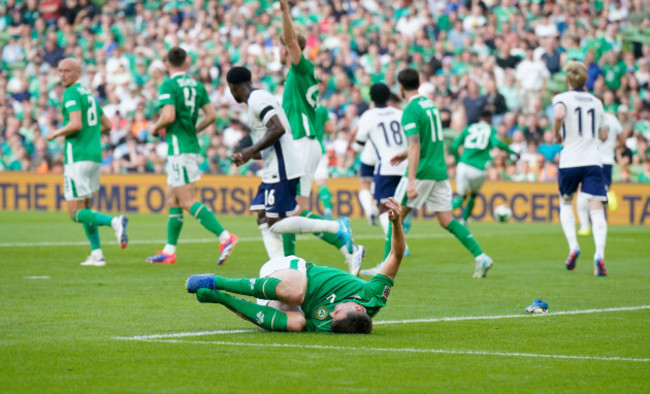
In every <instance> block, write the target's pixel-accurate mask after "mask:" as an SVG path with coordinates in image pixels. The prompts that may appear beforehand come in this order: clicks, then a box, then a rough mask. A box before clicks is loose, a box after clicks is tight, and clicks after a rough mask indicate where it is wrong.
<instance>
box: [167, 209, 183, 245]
mask: <svg viewBox="0 0 650 394" xmlns="http://www.w3.org/2000/svg"><path fill="white" fill-rule="evenodd" d="M182 228H183V209H182V208H180V207H172V208H169V218H168V219H167V245H165V249H166V251H164V252H165V253H167V254H174V253H175V252H176V245H177V244H178V237H179V236H180V235H181V229H182ZM170 249H171V250H170Z"/></svg>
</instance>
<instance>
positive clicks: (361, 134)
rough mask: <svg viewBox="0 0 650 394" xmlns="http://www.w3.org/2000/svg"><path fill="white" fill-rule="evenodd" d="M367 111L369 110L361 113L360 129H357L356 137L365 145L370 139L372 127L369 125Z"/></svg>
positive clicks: (359, 142)
mask: <svg viewBox="0 0 650 394" xmlns="http://www.w3.org/2000/svg"><path fill="white" fill-rule="evenodd" d="M367 113H368V112H366V113H364V114H363V115H361V118H359V130H357V135H356V137H355V139H356V140H357V143H358V144H359V145H360V146H363V145H365V143H366V142H367V141H368V134H369V133H370V128H369V127H368V125H369V123H370V122H368V116H367V115H366V114H367Z"/></svg>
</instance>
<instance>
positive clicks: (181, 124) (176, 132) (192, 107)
mask: <svg viewBox="0 0 650 394" xmlns="http://www.w3.org/2000/svg"><path fill="white" fill-rule="evenodd" d="M158 101H159V105H160V107H163V106H165V105H173V106H174V108H175V109H176V119H174V122H173V123H172V124H170V125H169V126H167V128H166V129H167V145H168V146H169V149H168V153H167V154H168V155H169V156H174V155H179V154H181V153H199V152H200V151H201V150H200V147H199V140H198V138H197V137H196V121H197V120H198V118H199V109H200V108H201V107H203V106H204V105H206V104H208V103H209V102H210V100H209V99H208V93H207V92H206V90H205V87H203V84H201V83H200V82H198V81H196V80H194V79H193V78H191V77H189V76H187V75H185V74H184V73H183V74H174V75H172V76H171V78H170V79H167V80H166V81H165V82H163V84H162V85H161V86H160V90H159V95H158Z"/></svg>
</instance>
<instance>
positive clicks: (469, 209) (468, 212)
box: [463, 195, 476, 220]
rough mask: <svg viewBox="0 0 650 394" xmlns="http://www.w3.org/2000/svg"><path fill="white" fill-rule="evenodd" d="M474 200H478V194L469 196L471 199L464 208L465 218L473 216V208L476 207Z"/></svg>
mask: <svg viewBox="0 0 650 394" xmlns="http://www.w3.org/2000/svg"><path fill="white" fill-rule="evenodd" d="M474 201H476V196H475V195H471V196H469V199H468V200H467V205H466V206H465V209H464V210H463V220H467V219H468V218H469V217H470V216H472V210H473V209H474Z"/></svg>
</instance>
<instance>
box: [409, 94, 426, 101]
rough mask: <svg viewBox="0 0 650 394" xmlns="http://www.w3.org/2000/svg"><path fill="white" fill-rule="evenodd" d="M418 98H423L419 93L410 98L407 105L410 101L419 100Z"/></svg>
mask: <svg viewBox="0 0 650 394" xmlns="http://www.w3.org/2000/svg"><path fill="white" fill-rule="evenodd" d="M420 97H423V96H422V95H421V94H420V93H418V94H416V95H415V96H413V97H411V98H410V99H409V103H410V102H411V101H413V100H415V99H417V98H420Z"/></svg>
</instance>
